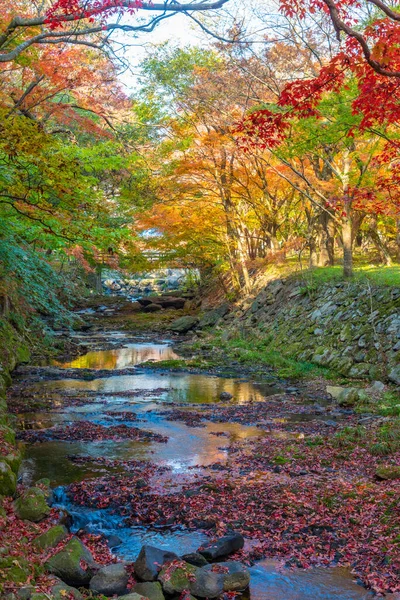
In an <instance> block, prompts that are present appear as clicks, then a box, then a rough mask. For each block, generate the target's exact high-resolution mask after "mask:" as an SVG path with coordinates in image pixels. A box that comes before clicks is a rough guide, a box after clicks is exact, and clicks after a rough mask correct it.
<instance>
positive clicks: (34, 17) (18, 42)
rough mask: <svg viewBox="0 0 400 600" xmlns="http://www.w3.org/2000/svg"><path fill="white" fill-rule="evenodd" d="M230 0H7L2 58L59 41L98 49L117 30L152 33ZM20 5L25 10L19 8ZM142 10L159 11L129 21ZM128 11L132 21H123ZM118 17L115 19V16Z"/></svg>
mask: <svg viewBox="0 0 400 600" xmlns="http://www.w3.org/2000/svg"><path fill="white" fill-rule="evenodd" d="M227 2H229V0H214V1H213V0H209V1H207V0H198V1H197V2H188V3H183V4H180V3H178V2H162V3H157V2H145V1H143V0H85V1H83V0H53V1H50V0H46V1H45V2H43V4H42V5H41V7H40V8H39V6H38V5H37V4H36V3H33V2H32V3H30V4H31V6H30V7H28V6H27V5H26V4H23V5H22V8H21V7H20V5H19V4H17V5H16V6H15V5H14V6H13V4H12V3H10V1H9V0H1V2H0V14H1V15H2V16H1V21H0V23H1V32H0V62H2V63H7V62H10V61H13V60H15V59H16V58H17V57H19V56H20V55H21V54H22V53H23V52H25V51H26V50H27V49H28V48H30V47H31V46H43V45H54V44H57V45H59V44H68V45H70V44H75V45H86V46H89V47H93V48H97V49H105V48H106V47H109V46H110V35H111V34H112V33H113V32H115V31H122V32H125V33H131V34H136V33H138V32H141V31H142V32H151V31H153V30H154V28H155V27H156V26H157V25H158V24H159V23H160V22H161V21H163V20H165V19H168V18H169V17H171V16H173V15H176V14H178V13H180V14H185V15H191V14H192V13H194V12H205V11H213V10H217V9H219V8H221V7H223V6H224V5H225V4H226V3H227ZM19 10H20V11H21V12H20V13H19ZM140 13H143V14H146V13H150V14H151V15H153V13H156V14H155V16H151V17H150V18H149V19H148V20H147V21H145V22H140V21H137V22H136V23H131V22H129V21H130V20H131V19H132V18H133V17H137V16H138V15H139V14H140ZM124 16H128V21H127V22H125V21H124V20H123V17H124ZM111 18H113V19H115V21H114V22H110V19H111Z"/></svg>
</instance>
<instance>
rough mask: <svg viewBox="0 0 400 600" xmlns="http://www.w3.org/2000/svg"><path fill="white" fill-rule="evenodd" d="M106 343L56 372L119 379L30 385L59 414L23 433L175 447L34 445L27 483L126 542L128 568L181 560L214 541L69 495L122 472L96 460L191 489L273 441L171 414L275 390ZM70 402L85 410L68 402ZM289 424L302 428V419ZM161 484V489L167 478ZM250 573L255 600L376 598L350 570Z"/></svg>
mask: <svg viewBox="0 0 400 600" xmlns="http://www.w3.org/2000/svg"><path fill="white" fill-rule="evenodd" d="M106 337H107V336H102V335H100V336H98V337H97V338H95V337H93V338H92V341H93V344H94V349H92V348H93V346H92V348H91V350H90V351H89V352H87V353H86V354H84V355H82V356H80V357H78V358H77V359H75V360H72V361H69V362H66V363H57V366H59V367H61V368H66V369H71V368H73V369H80V368H82V369H88V368H90V369H109V370H110V375H109V376H108V377H107V376H106V377H104V376H102V377H101V378H98V379H96V378H94V379H93V378H91V379H86V378H85V379H76V378H74V379H68V378H66V379H58V380H51V379H50V380H43V381H40V382H35V383H29V384H27V386H28V387H30V388H31V391H32V392H33V393H35V394H43V395H44V396H46V397H49V396H51V397H52V401H53V404H52V408H51V409H50V410H43V411H41V410H39V411H36V412H34V413H24V414H19V415H18V420H19V428H20V429H21V430H24V431H36V430H40V429H44V428H49V427H53V426H57V425H61V424H73V423H74V422H78V421H79V422H82V421H90V422H91V423H95V424H96V425H101V426H105V427H108V426H111V425H115V424H118V425H120V424H124V425H127V426H129V425H132V424H133V425H134V426H135V427H138V428H141V429H144V430H146V431H151V432H153V433H156V434H161V435H162V436H167V438H168V440H167V441H166V442H165V443H159V442H157V441H153V440H151V439H150V440H145V441H143V440H140V441H137V440H129V439H128V440H122V441H116V440H99V441H97V440H96V441H82V440H77V441H76V440H75V441H74V440H52V441H51V440H48V441H43V442H41V443H32V444H27V451H26V459H25V461H24V465H23V471H22V479H23V481H24V482H25V483H27V484H29V483H31V482H32V481H35V480H37V479H38V478H42V477H47V478H49V479H50V480H51V483H52V486H54V487H55V500H56V505H58V506H60V507H63V508H65V509H67V510H68V511H69V512H70V514H71V515H72V517H73V530H74V531H77V530H79V529H86V530H87V531H89V532H92V533H102V534H104V535H105V536H106V537H107V538H109V539H111V538H112V536H118V538H119V541H118V544H117V546H116V547H115V549H114V548H113V552H114V553H115V554H116V555H117V556H118V557H120V558H122V559H125V560H134V559H135V558H136V556H137V554H138V553H139V550H140V547H141V546H142V545H143V544H144V543H147V544H151V545H154V546H158V547H162V548H165V549H168V550H171V551H174V552H176V553H178V554H185V553H188V552H192V551H195V550H196V549H197V548H198V547H199V546H200V545H201V544H202V543H203V542H204V541H206V539H207V536H206V534H205V533H204V532H203V531H201V530H200V531H187V530H184V529H182V528H177V527H170V528H166V527H159V528H157V527H152V528H148V527H127V526H126V524H125V523H124V519H123V517H122V516H120V515H117V514H115V513H113V512H112V511H110V510H107V509H91V508H87V507H85V506H78V505H75V504H74V503H73V502H72V501H71V500H70V499H69V497H68V495H67V494H66V491H65V486H67V485H68V484H70V483H72V482H77V481H78V482H79V481H83V480H87V479H89V478H92V477H100V476H103V475H105V474H107V473H108V472H111V471H112V469H114V471H115V467H109V466H107V464H104V463H101V462H97V463H96V459H98V458H102V457H106V458H107V459H110V460H118V461H129V460H140V461H151V462H152V463H155V464H156V465H158V466H165V467H168V478H167V480H168V482H169V484H168V485H171V481H172V482H174V484H176V485H179V482H180V481H188V480H190V479H191V478H193V477H194V476H195V475H196V472H197V471H198V470H199V469H201V467H202V466H205V465H212V464H215V463H225V462H226V461H227V456H228V453H227V448H228V447H229V445H230V444H232V443H233V442H235V441H238V440H245V439H251V438H256V437H260V436H265V435H271V434H270V433H267V432H266V431H264V430H263V429H261V428H260V427H256V426H254V425H243V424H239V423H229V422H228V423H213V422H207V423H206V424H205V426H201V427H200V426H199V427H196V426H194V427H193V426H192V427H189V426H188V425H186V424H185V423H184V422H182V421H172V420H168V419H167V418H166V416H165V414H163V412H165V409H166V408H168V406H172V405H174V406H176V404H178V405H179V408H180V409H181V410H189V411H190V410H192V409H193V408H195V407H196V406H201V405H211V404H215V403H217V402H219V397H220V395H221V393H222V392H229V394H231V395H232V397H233V398H232V400H231V401H230V402H234V403H238V404H246V403H249V402H257V401H261V400H264V399H265V398H266V397H267V396H268V395H271V394H273V393H274V392H275V391H276V389H275V388H273V387H271V385H270V384H268V385H266V384H263V383H257V382H251V381H248V380H246V378H243V377H237V378H223V377H216V376H212V375H206V374H195V373H186V372H182V373H175V372H169V371H167V370H163V369H157V368H154V369H151V368H148V367H147V366H146V368H145V369H144V368H141V367H137V365H140V363H143V362H144V361H149V360H151V361H154V362H157V361H160V360H170V359H174V358H177V356H178V355H177V353H176V351H175V349H174V347H173V346H172V345H171V343H170V342H168V341H157V342H153V341H139V342H132V341H131V340H129V341H127V342H126V343H125V344H124V334H123V333H118V332H114V333H113V334H112V335H111V334H110V336H108V338H107V348H108V349H106V350H102V349H101V345H102V343H103V342H104V340H105V339H106ZM113 344H114V345H115V347H113ZM129 368H131V371H129V373H128V374H126V372H125V373H124V374H121V375H118V376H115V375H113V370H114V369H129ZM68 397H71V398H76V397H81V398H83V400H82V401H81V402H79V403H69V402H65V399H66V398H67V399H68ZM112 413H115V416H113V414H112ZM130 413H134V419H129V414H130ZM290 418H292V419H293V414H292V415H290ZM299 418H300V416H299ZM216 434H217V435H216ZM74 457H85V460H84V461H74V460H71V459H72V458H74ZM121 470H123V467H121ZM158 477H160V481H159V482H158V483H159V485H161V486H162V478H163V476H162V475H161V476H158ZM250 571H251V586H250V590H249V592H248V596H246V597H250V598H251V599H252V600H309V599H310V598H313V599H314V600H331V599H332V600H333V599H338V600H339V599H340V600H362V599H367V598H371V597H372V595H371V594H370V593H369V592H367V591H366V590H365V589H364V588H362V587H361V586H359V585H357V583H356V582H355V581H354V580H353V578H352V576H351V575H350V573H349V572H348V571H347V570H346V569H343V568H330V569H323V568H314V569H309V570H300V569H295V570H290V569H287V568H282V567H280V566H279V563H278V562H277V561H272V560H265V561H261V562H258V563H256V564H255V565H254V566H252V567H251V569H250Z"/></svg>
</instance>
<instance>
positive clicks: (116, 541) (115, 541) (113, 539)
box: [107, 535, 122, 548]
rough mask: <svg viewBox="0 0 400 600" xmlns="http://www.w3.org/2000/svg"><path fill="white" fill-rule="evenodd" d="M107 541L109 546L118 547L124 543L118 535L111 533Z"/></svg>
mask: <svg viewBox="0 0 400 600" xmlns="http://www.w3.org/2000/svg"><path fill="white" fill-rule="evenodd" d="M107 543H108V546H109V548H116V547H117V546H119V545H120V544H122V540H121V538H120V537H118V536H117V535H110V536H109V537H108V538H107Z"/></svg>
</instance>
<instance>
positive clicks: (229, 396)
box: [219, 392, 233, 400]
mask: <svg viewBox="0 0 400 600" xmlns="http://www.w3.org/2000/svg"><path fill="white" fill-rule="evenodd" d="M232 398H233V394H230V393H229V392H221V393H220V395H219V399H220V400H231V399H232Z"/></svg>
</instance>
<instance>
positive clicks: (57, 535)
mask: <svg viewBox="0 0 400 600" xmlns="http://www.w3.org/2000/svg"><path fill="white" fill-rule="evenodd" d="M67 535H68V530H67V528H66V527H64V525H55V526H54V527H51V529H48V530H47V531H45V532H44V533H42V535H39V537H37V538H36V539H35V540H34V541H33V545H34V546H36V547H37V548H41V549H42V550H45V549H47V548H55V547H56V546H57V544H58V543H59V542H61V540H63V539H64V538H66V537H67Z"/></svg>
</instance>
